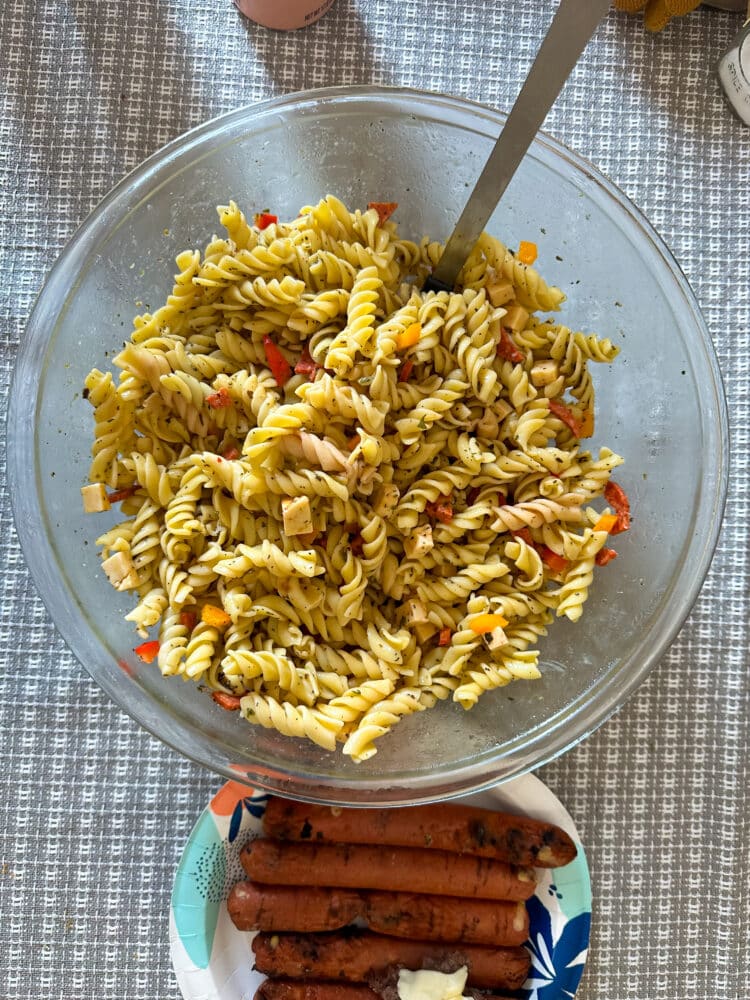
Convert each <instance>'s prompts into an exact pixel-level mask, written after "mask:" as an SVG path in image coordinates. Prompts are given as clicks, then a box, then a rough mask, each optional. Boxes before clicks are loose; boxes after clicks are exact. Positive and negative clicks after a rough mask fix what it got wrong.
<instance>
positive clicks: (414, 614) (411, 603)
mask: <svg viewBox="0 0 750 1000" xmlns="http://www.w3.org/2000/svg"><path fill="white" fill-rule="evenodd" d="M404 609H405V611H406V617H405V621H406V624H407V625H424V624H425V622H426V621H427V608H426V607H425V606H424V604H422V602H421V601H419V600H417V598H416V597H412V598H411V599H410V600H408V601H407V602H406V604H405V605H404Z"/></svg>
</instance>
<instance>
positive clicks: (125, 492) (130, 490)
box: [107, 483, 140, 503]
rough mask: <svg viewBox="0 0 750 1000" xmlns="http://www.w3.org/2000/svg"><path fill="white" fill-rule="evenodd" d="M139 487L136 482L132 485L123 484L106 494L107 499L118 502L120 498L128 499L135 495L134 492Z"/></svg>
mask: <svg viewBox="0 0 750 1000" xmlns="http://www.w3.org/2000/svg"><path fill="white" fill-rule="evenodd" d="M139 489H140V486H139V485H138V483H133V485H132V486H125V487H124V488H123V489H121V490H115V491H114V492H113V493H108V494H107V500H109V502H110V503H119V502H120V501H121V500H128V499H129V498H130V497H132V496H135V494H136V493H137V492H138V490H139Z"/></svg>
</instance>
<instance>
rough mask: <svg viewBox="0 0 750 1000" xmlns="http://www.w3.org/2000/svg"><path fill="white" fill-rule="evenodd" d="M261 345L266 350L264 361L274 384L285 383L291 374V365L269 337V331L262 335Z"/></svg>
mask: <svg viewBox="0 0 750 1000" xmlns="http://www.w3.org/2000/svg"><path fill="white" fill-rule="evenodd" d="M263 347H264V349H265V352H266V363H267V364H268V367H269V368H270V369H271V374H272V375H273V377H274V379H275V380H276V385H285V384H286V382H287V381H288V380H289V376H290V375H291V374H292V367H291V365H290V364H289V362H288V361H287V359H286V358H285V357H284V355H283V354H282V353H281V351H280V350H279V348H278V347H277V345H276V344H275V343H274V342H273V340H272V339H271V335H270V333H266V334H265V335H264V337H263Z"/></svg>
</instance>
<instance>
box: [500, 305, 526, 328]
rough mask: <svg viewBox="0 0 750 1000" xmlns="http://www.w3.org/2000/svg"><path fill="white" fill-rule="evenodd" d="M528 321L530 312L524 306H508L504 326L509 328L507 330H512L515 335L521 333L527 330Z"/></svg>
mask: <svg viewBox="0 0 750 1000" xmlns="http://www.w3.org/2000/svg"><path fill="white" fill-rule="evenodd" d="M528 321H529V313H528V310H527V309H524V307H523V306H519V304H518V303H517V302H514V303H513V305H512V306H508V310H507V312H506V313H505V315H504V316H503V326H507V328H508V329H509V330H512V331H513V333H519V332H520V331H521V330H525V329H526V324H527V323H528Z"/></svg>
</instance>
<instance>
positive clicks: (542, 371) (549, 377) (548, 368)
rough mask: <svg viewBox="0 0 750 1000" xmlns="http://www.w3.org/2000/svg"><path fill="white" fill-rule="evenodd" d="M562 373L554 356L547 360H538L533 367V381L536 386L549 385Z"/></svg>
mask: <svg viewBox="0 0 750 1000" xmlns="http://www.w3.org/2000/svg"><path fill="white" fill-rule="evenodd" d="M559 374H560V369H559V367H558V365H557V362H556V361H554V360H553V359H552V358H548V359H547V360H545V361H537V363H536V364H535V365H534V366H533V367H532V369H531V383H532V385H535V386H537V387H538V386H542V385H549V384H550V382H554V381H555V379H556V378H557V376H558V375H559Z"/></svg>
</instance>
